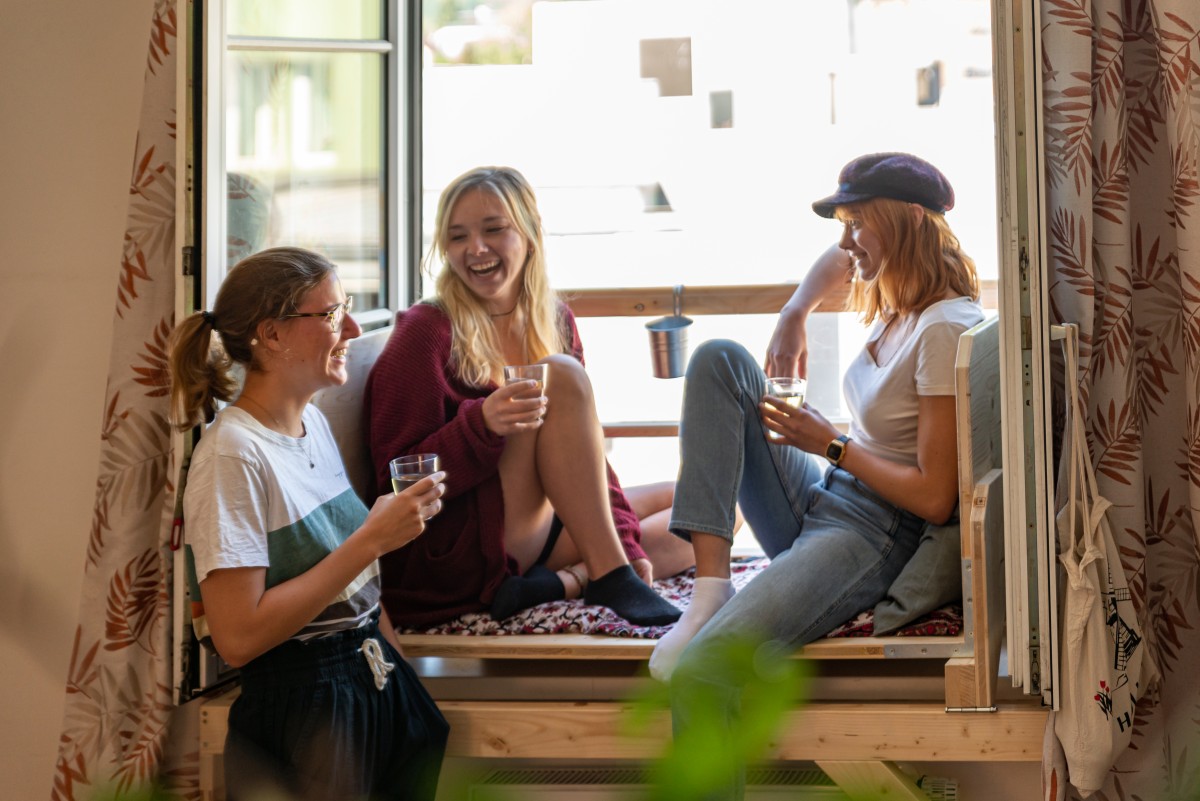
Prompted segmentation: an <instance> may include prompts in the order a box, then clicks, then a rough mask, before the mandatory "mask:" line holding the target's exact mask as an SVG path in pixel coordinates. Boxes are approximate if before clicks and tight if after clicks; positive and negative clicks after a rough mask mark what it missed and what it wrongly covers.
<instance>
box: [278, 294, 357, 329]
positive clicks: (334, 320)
mask: <svg viewBox="0 0 1200 801" xmlns="http://www.w3.org/2000/svg"><path fill="white" fill-rule="evenodd" d="M353 308H354V296H353V295H350V296H348V297H347V298H346V302H345V303H339V304H338V305H336V306H334V307H333V308H332V309H330V310H329V311H323V312H295V313H293V314H282V315H280V316H279V319H280V320H290V319H291V318H293V317H324V318H325V321H326V322H327V323H329V330H330V331H333V332H334V333H337V332H338V331H341V330H342V323H344V322H345V321H346V315H347V314H349V313H350V310H351V309H353Z"/></svg>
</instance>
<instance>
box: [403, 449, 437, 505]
mask: <svg viewBox="0 0 1200 801" xmlns="http://www.w3.org/2000/svg"><path fill="white" fill-rule="evenodd" d="M391 469H392V490H394V491H395V492H396V494H397V495H398V494H400V493H401V492H404V490H406V489H408V488H409V487H411V486H412V485H413V484H416V483H417V482H418V481H420V480H421V479H423V478H425V476H428V475H432V474H433V473H436V472H437V471H438V469H439V462H438V456H437V454H436V453H414V454H410V455H408V456H401V457H399V458H397V459H393V460H392V462H391Z"/></svg>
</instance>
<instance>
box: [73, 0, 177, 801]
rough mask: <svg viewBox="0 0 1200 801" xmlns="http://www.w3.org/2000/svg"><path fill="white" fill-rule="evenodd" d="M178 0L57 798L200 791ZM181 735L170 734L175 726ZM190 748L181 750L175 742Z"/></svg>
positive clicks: (111, 373)
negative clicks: (176, 651) (184, 355)
mask: <svg viewBox="0 0 1200 801" xmlns="http://www.w3.org/2000/svg"><path fill="white" fill-rule="evenodd" d="M176 22H177V17H176V3H175V0H157V2H156V3H155V5H154V11H153V15H152V18H151V25H150V41H149V48H148V53H147V58H146V72H145V79H144V93H143V97H142V107H141V119H140V123H139V125H138V133H137V142H136V145H135V152H134V158H133V173H132V175H131V177H130V183H129V208H128V211H127V214H126V228H125V244H124V249H123V256H122V258H121V263H120V265H119V266H118V269H117V287H116V289H117V292H116V308H115V314H114V317H113V341H112V349H111V352H110V356H109V369H108V386H107V389H106V392H105V405H104V416H103V423H102V427H101V431H100V438H101V448H100V472H99V478H98V481H97V485H96V500H95V507H94V511H93V516H92V529H91V535H90V538H89V540H88V547H87V561H86V564H85V567H84V575H83V579H82V584H83V588H82V593H81V602H80V608H79V624H78V627H77V629H76V631H75V641H74V648H73V652H72V655H71V663H70V667H69V673H68V677H67V688H66V692H67V700H66V711H65V713H64V719H63V729H62V734H61V736H60V738H59V753H58V760H57V764H56V768H55V775H54V784H53V788H52V790H51V798H52V799H55V801H58V800H59V799H62V800H63V801H67V800H68V799H83V798H88V797H90V796H91V795H92V794H93V793H94V792H95V791H96V789H97V788H103V789H110V790H113V789H120V790H125V789H129V788H135V787H140V786H142V785H144V784H145V782H147V781H148V780H150V779H153V778H159V779H161V780H164V781H165V782H166V783H167V784H168V786H170V787H172V789H174V790H176V791H177V792H179V793H180V794H181V796H183V797H185V798H199V781H198V778H199V773H198V769H197V765H198V755H197V750H198V742H197V739H198V738H197V735H196V734H195V733H194V732H192V733H190V736H189V733H188V732H187V731H185V730H180V728H179V724H180V723H181V722H182V720H183V717H182V716H179V715H176V714H174V706H173V704H172V696H171V681H172V679H171V669H172V667H171V645H170V642H171V639H170V636H171V631H170V626H171V616H170V588H171V586H172V552H171V548H170V540H171V528H172V518H173V515H174V500H175V491H174V482H175V473H176V470H177V465H176V461H175V455H174V448H173V443H174V442H175V438H174V437H173V436H172V434H171V429H170V426H169V425H168V423H167V413H168V394H169V389H168V386H169V385H168V380H167V366H166V343H167V336H168V334H169V333H170V331H171V328H172V327H173V326H174V309H175V278H174V273H175V70H176V52H177V48H176V44H177V31H176ZM169 729H170V730H173V731H174V732H176V733H177V736H175V737H172V738H168V730H169ZM171 742H178V743H185V744H186V745H185V746H184V748H183V751H186V752H188V754H187V755H186V756H175V755H174V754H175V750H174V749H170V748H169V743H171Z"/></svg>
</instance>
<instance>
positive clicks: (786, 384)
mask: <svg viewBox="0 0 1200 801" xmlns="http://www.w3.org/2000/svg"><path fill="white" fill-rule="evenodd" d="M807 390H808V382H807V381H806V380H804V379H803V378H794V377H790V376H779V377H776V378H768V379H767V394H768V395H774V396H775V397H777V398H782V399H783V400H784V402H785V403H787V405H788V406H791V407H792V408H793V409H799V408H800V407H801V406H803V405H804V394H805V392H806V391H807ZM767 435H768V436H769V437H770V438H771V439H773V440H775V441H776V442H778V441H779V440H781V439H783V437H781V436H779V435H778V434H776V433H775V432H774V431H768V432H767Z"/></svg>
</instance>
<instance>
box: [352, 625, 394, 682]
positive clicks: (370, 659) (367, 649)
mask: <svg viewBox="0 0 1200 801" xmlns="http://www.w3.org/2000/svg"><path fill="white" fill-rule="evenodd" d="M359 650H361V651H362V652H363V656H365V657H366V658H367V664H368V665H370V666H371V672H372V673H374V674H375V689H377V690H382V689H383V688H384V687H386V686H387V676H388V674H389V673H391V672H392V671H393V670H395V669H396V665H395V663H393V662H389V661H387V660H386V659H384V658H383V648H381V647H380V646H379V640H376V639H375V638H373V637H371V638H368V639H366V640H363V644H362V648H360V649H359Z"/></svg>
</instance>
